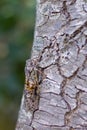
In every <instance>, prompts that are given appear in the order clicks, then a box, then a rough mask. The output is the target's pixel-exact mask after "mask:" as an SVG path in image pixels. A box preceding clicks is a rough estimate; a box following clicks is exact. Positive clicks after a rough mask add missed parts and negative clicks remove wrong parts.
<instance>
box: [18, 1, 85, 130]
mask: <svg viewBox="0 0 87 130" xmlns="http://www.w3.org/2000/svg"><path fill="white" fill-rule="evenodd" d="M31 58H32V59H39V60H38V61H37V62H38V67H37V66H36V70H37V72H38V73H39V75H45V76H41V77H42V78H41V82H40V83H38V84H37V86H38V87H39V89H40V90H39V91H40V92H39V98H37V99H35V100H39V104H36V105H37V109H35V111H32V110H27V111H26V109H25V106H24V102H26V100H25V101H24V98H25V97H24V96H23V98H22V103H21V108H20V112H19V117H18V121H17V126H16V130H87V1H86V0H37V17H36V27H35V37H34V43H33V49H32V56H31ZM27 66H29V60H28V61H27ZM34 70H35V69H34ZM39 71H40V72H39ZM26 73H27V72H25V74H26ZM26 75H27V74H26ZM43 77H44V78H43Z"/></svg>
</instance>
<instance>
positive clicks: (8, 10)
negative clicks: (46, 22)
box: [0, 0, 36, 130]
mask: <svg viewBox="0 0 87 130" xmlns="http://www.w3.org/2000/svg"><path fill="white" fill-rule="evenodd" d="M35 5H36V1H35V0H0V130H14V129H15V124H16V120H17V116H18V110H19V106H20V101H21V97H22V93H23V88H24V66H25V61H26V59H28V58H29V57H30V52H31V46H32V42H33V34H34V24H35V11H36V10H35Z"/></svg>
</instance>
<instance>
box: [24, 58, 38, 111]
mask: <svg viewBox="0 0 87 130" xmlns="http://www.w3.org/2000/svg"><path fill="white" fill-rule="evenodd" d="M38 102H39V67H38V62H37V60H36V59H30V60H27V62H26V67H25V88H24V105H25V106H24V108H25V109H26V110H27V111H28V110H31V111H35V110H36V109H38Z"/></svg>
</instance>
